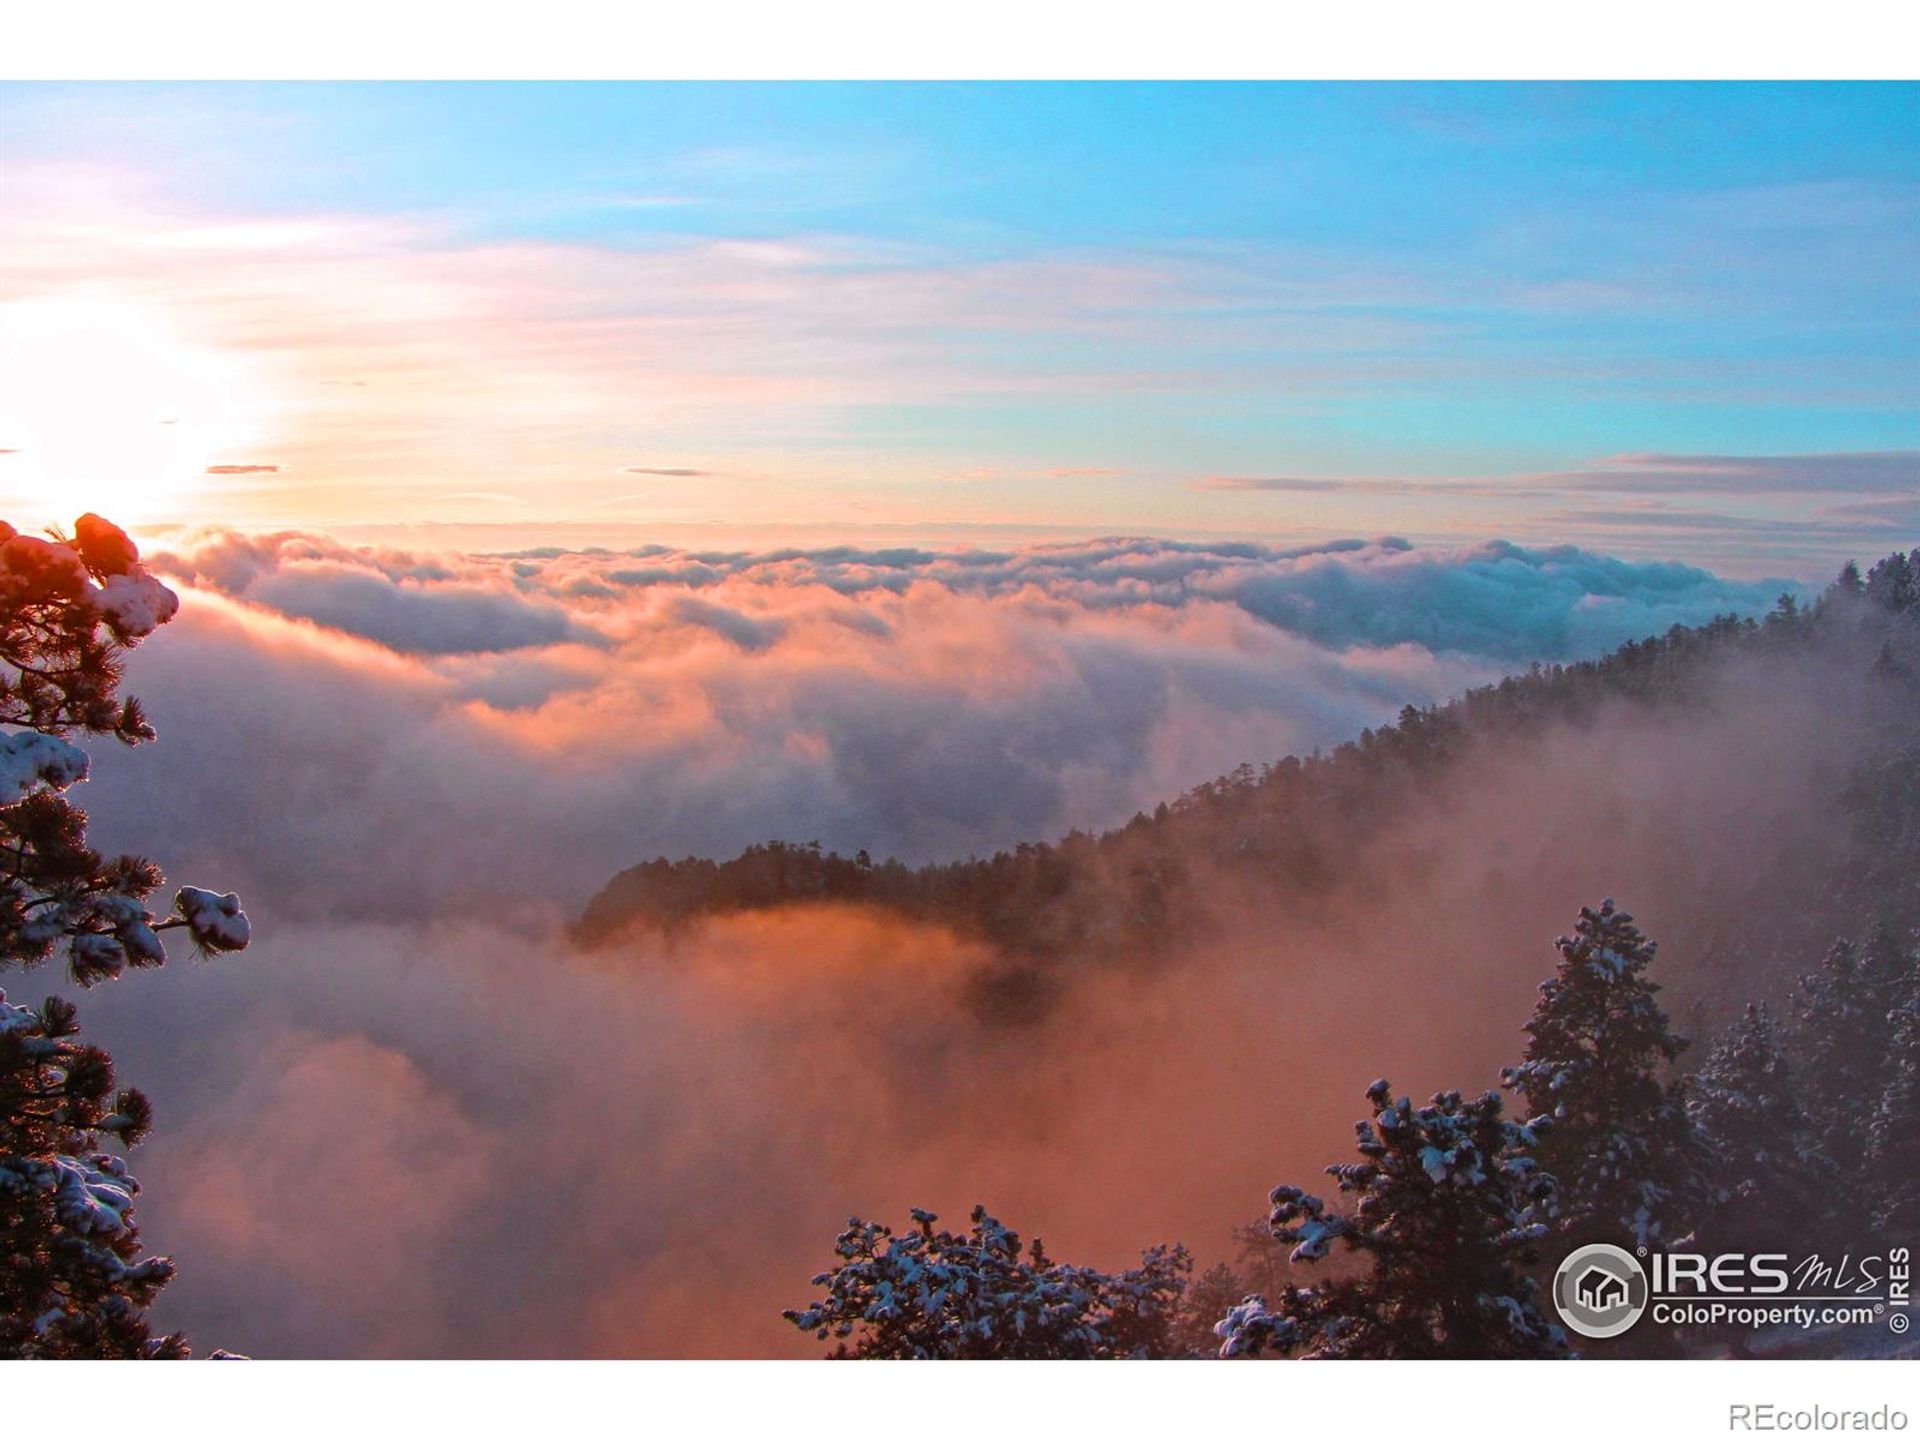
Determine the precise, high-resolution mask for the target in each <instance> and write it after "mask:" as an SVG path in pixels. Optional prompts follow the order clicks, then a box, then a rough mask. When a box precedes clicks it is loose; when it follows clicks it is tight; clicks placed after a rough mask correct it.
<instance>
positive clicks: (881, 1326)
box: [781, 1205, 1193, 1360]
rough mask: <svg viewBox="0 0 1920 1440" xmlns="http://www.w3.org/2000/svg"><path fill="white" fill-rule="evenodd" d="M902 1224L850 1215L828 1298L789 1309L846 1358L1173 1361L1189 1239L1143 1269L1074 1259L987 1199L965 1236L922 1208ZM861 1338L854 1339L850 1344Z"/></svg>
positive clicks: (1154, 1255) (825, 1279)
mask: <svg viewBox="0 0 1920 1440" xmlns="http://www.w3.org/2000/svg"><path fill="white" fill-rule="evenodd" d="M912 1216H913V1226H912V1228H910V1229H908V1230H907V1231H905V1232H904V1233H902V1234H898V1235H896V1234H895V1233H894V1232H893V1230H892V1229H891V1228H890V1227H888V1226H886V1225H881V1224H877V1223H875V1222H872V1221H865V1220H860V1219H858V1218H855V1219H852V1220H849V1221H848V1222H847V1228H846V1230H845V1231H844V1232H842V1234H841V1235H840V1238H839V1240H838V1241H837V1242H836V1243H835V1245H834V1251H835V1253H836V1254H837V1255H838V1256H839V1257H840V1259H839V1263H837V1264H836V1265H835V1266H834V1267H833V1268H832V1269H831V1270H828V1271H826V1272H824V1273H822V1274H820V1275H816V1276H815V1277H814V1280H813V1283H814V1284H815V1285H819V1286H822V1287H824V1288H825V1290H826V1291H827V1294H826V1296H825V1297H824V1298H822V1299H819V1300H816V1301H814V1302H813V1304H811V1305H809V1306H807V1307H806V1308H805V1309H801V1310H786V1311H782V1312H781V1314H782V1316H783V1318H785V1319H786V1320H787V1321H788V1323H790V1324H792V1325H795V1326H797V1327H798V1328H799V1329H801V1330H803V1331H806V1332H808V1333H810V1334H812V1335H814V1336H815V1337H816V1338H817V1339H819V1340H822V1341H825V1340H827V1339H828V1338H829V1337H831V1338H834V1339H837V1340H839V1341H840V1342H841V1343H840V1345H839V1346H838V1348H837V1349H836V1350H835V1351H834V1354H833V1357H832V1358H834V1359H836V1360H1114V1359H1163V1358H1167V1357H1170V1356H1172V1355H1174V1354H1176V1353H1178V1352H1177V1351H1176V1348H1175V1341H1174V1337H1173V1327H1174V1325H1175V1322H1176V1320H1177V1317H1178V1315H1179V1308H1180V1301H1181V1297H1182V1295H1183V1293H1184V1292H1185V1290H1186V1285H1187V1280H1188V1277H1189V1276H1190V1274H1191V1273H1192V1268H1193V1265H1192V1261H1191V1260H1190V1259H1189V1258H1188V1256H1187V1252H1186V1251H1185V1249H1183V1248H1182V1247H1180V1246H1177V1245H1176V1246H1170V1247H1169V1246H1157V1247H1155V1248H1154V1249H1151V1250H1148V1251H1145V1252H1144V1253H1143V1254H1142V1255H1141V1257H1140V1265H1139V1267H1138V1268H1137V1269H1133V1270H1127V1271H1122V1272H1121V1273H1119V1274H1106V1273H1103V1272H1101V1271H1098V1270H1092V1269H1089V1268H1087V1267H1085V1266H1080V1265H1063V1264H1061V1263H1059V1262H1058V1261H1056V1260H1054V1259H1053V1258H1052V1257H1051V1256H1049V1255H1048V1254H1047V1253H1046V1249H1045V1247H1044V1246H1042V1245H1041V1243H1040V1241H1039V1240H1037V1239H1036V1240H1034V1241H1033V1242H1032V1243H1031V1244H1029V1245H1022V1243H1021V1240H1020V1236H1019V1235H1018V1234H1017V1233H1016V1232H1014V1231H1012V1230H1009V1229H1008V1228H1007V1227H1006V1226H1004V1225H1002V1224H1001V1223H1000V1222H999V1221H998V1220H996V1219H994V1218H993V1216H991V1215H989V1214H988V1213H987V1212H986V1210H985V1208H984V1207H982V1206H978V1205H976V1206H975V1207H974V1209H973V1215H972V1221H973V1224H972V1228H971V1229H970V1230H969V1231H968V1232H967V1233H966V1234H964V1235H957V1234H954V1233H953V1232H951V1231H949V1230H945V1229H936V1228H935V1226H936V1223H937V1222H938V1220H939V1218H940V1217H939V1216H937V1215H934V1214H932V1213H931V1212H929V1211H926V1210H918V1209H916V1210H914V1211H913V1212H912ZM848 1340H852V1341H853V1343H852V1344H851V1345H848V1344H847V1343H846V1342H847V1341H848Z"/></svg>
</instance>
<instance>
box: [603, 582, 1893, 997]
mask: <svg viewBox="0 0 1920 1440" xmlns="http://www.w3.org/2000/svg"><path fill="white" fill-rule="evenodd" d="M1917 588H1920V550H1916V551H1915V552H1913V554H1912V555H1911V556H1909V555H1903V554H1899V553H1896V554H1894V555H1891V556H1889V557H1887V558H1886V559H1884V560H1882V561H1880V562H1879V563H1878V564H1877V565H1875V566H1874V567H1873V568H1872V569H1871V570H1870V571H1869V572H1868V573H1867V574H1866V575H1864V576H1863V575H1862V574H1861V573H1860V572H1859V570H1858V569H1857V568H1855V567H1853V566H1849V567H1847V569H1846V570H1845V571H1843V572H1842V575H1841V577H1840V578H1839V579H1838V580H1836V581H1835V582H1834V583H1833V584H1832V585H1831V586H1830V587H1828V589H1827V590H1826V591H1825V593H1824V594H1823V595H1822V596H1821V597H1820V598H1819V599H1818V601H1817V602H1815V603H1814V604H1812V605H1809V606H1801V605H1797V604H1796V603H1794V601H1792V600H1791V599H1790V598H1787V597H1782V599H1781V601H1780V603H1779V605H1778V606H1777V608H1776V609H1775V610H1774V611H1773V612H1772V613H1771V614H1769V615H1767V616H1766V617H1765V618H1764V619H1760V620H1755V619H1751V618H1748V619H1740V618H1736V617H1733V616H1726V617H1722V618H1720V619H1716V620H1714V621H1713V622H1711V623H1710V624H1706V625H1700V626H1693V627H1688V626H1675V627H1673V628H1672V629H1671V630H1669V631H1668V632H1667V633H1666V634H1664V635H1658V636H1652V637H1649V638H1647V639H1645V640H1641V641H1632V642H1629V643H1627V644H1625V645H1622V646H1621V647H1620V648H1619V649H1617V650H1615V651H1613V652H1612V653H1611V654H1608V655H1606V656H1604V657H1602V658H1600V659H1597V660H1591V661H1584V662H1579V663H1574V664H1564V665H1558V664H1557V665H1551V666H1545V665H1535V666H1533V667H1532V668H1531V669H1530V670H1528V671H1526V672H1524V673H1521V674H1517V675H1513V676H1510V677H1508V678H1506V679H1503V680H1501V681H1499V682H1498V683H1495V684H1491V685H1487V686H1483V687H1481V688H1478V689H1474V690H1471V691H1469V692H1467V693H1466V694H1464V695H1462V696H1460V697H1458V698H1456V699H1453V700H1450V701H1447V702H1446V703H1444V704H1439V705H1433V706H1427V707H1417V706H1412V705H1409V706H1407V707H1405V708H1404V709H1403V710H1402V711H1401V712H1400V715H1399V718H1398V720H1397V721H1396V722H1395V723H1393V724H1389V725H1383V726H1381V727H1380V728H1379V729H1377V730H1366V731H1363V732H1362V733H1361V734H1360V735H1359V736H1358V737H1357V738H1356V739H1354V740H1352V741H1349V742H1347V743H1345V744H1342V745H1339V746H1337V747H1336V748H1334V749H1332V750H1331V751H1329V752H1324V753H1323V752H1318V751H1316V752H1314V753H1312V754H1310V755H1306V756H1294V755H1290V756H1287V757H1286V758H1284V759H1281V760H1278V761H1275V762H1271V763H1267V764H1264V765H1259V766H1255V765H1253V764H1250V763H1249V764H1243V765H1241V766H1240V767H1239V768H1238V769H1236V770H1234V771H1233V772H1232V773H1230V774H1226V775H1222V776H1220V777H1219V778H1218V779H1215V780H1212V781H1209V782H1207V783H1205V784H1202V785H1199V786H1196V787H1195V788H1193V789H1192V790H1189V791H1188V792H1187V793H1185V794H1184V795H1181V796H1180V797H1178V798H1177V799H1175V800H1173V801H1172V802H1170V803H1163V804H1161V805H1158V806H1157V807H1156V808H1155V809H1154V810H1153V812H1152V813H1151V814H1148V813H1144V812H1143V813H1140V814H1136V815H1135V816H1134V817H1133V818H1132V819H1131V820H1130V821H1129V822H1128V823H1126V824H1125V825H1123V826H1120V827H1118V828H1116V829H1113V830H1109V831H1107V832H1105V833H1103V834H1088V833H1085V832H1082V831H1075V832H1073V833H1071V834H1069V835H1067V836H1066V837H1064V838H1063V839H1060V840H1058V841H1053V842H1047V841H1036V842H1033V843H1023V844H1020V845H1018V846H1016V847H1014V848H1012V849H1010V850H1002V851H1000V852H998V853H996V854H993V855H991V856H985V857H977V858H969V859H965V860H959V861H953V862H948V863H940V864H930V865H923V866H909V865H905V864H902V863H900V862H899V861H897V860H879V861H875V860H873V859H871V858H870V857H869V856H868V855H867V853H866V852H865V851H860V852H859V853H857V854H855V855H853V856H846V855H842V854H839V853H836V852H834V851H831V850H825V849H823V848H822V847H821V846H820V844H819V843H818V842H795V841H786V840H770V841H768V842H767V843H765V844H760V845H755V846H752V847H750V848H749V849H747V850H745V851H743V852H742V853H741V854H739V855H737V856H735V857H733V858H731V859H727V860H712V859H704V858H687V859H682V860H677V861H675V860H669V859H667V858H665V857H661V858H656V859H653V860H651V861H648V862H646V863H644V864H640V865H636V866H633V867H632V868H630V869H627V870H623V871H621V872H620V873H619V874H617V875H615V876H614V877H613V879H612V880H610V881H609V882H608V883H607V885H606V886H605V887H604V888H603V889H602V890H601V891H600V893H599V894H598V895H597V896H595V897H594V899H593V900H592V901H591V903H590V904H589V905H588V906H587V907H586V909H585V911H584V913H583V914H582V915H581V916H580V918H579V920H578V921H577V923H576V924H575V926H574V934H575V938H576V939H577V940H579V941H581V942H582V943H584V944H587V945H590V946H599V945H607V944H609V943H612V942H614V941H616V940H617V939H618V938H619V937H620V936H621V935H623V934H629V933H632V932H633V931H634V930H636V929H639V930H642V931H653V932H661V933H664V934H666V935H668V936H671V935H672V934H674V933H675V932H676V931H677V930H679V929H680V928H682V927H684V926H685V925H687V924H688V923H690V922H692V921H694V920H696V919H698V918H700V917H703V916H710V915H715V914H724V913H729V912H738V911H746V910H754V909H765V908H770V907H777V906H783V905H794V904H805V903H813V902H850V903H855V904H860V905H869V906H878V907H884V908H885V909H887V910H889V911H894V912H898V913H900V914H902V915H906V916H909V917H912V918H914V919H916V920H921V921H927V922H931V923H936V924H939V925H942V926H945V927H947V928H949V929H952V930H954V931H956V932H958V933H960V934H963V935H966V936H969V937H974V938H978V939H980V940H982V941H984V942H986V943H988V944H990V945H992V946H993V947H995V949H996V950H998V951H999V952H1000V953H1001V954H1002V956H1004V957H1006V958H1007V960H1008V961H1009V963H1012V964H1016V965H1020V966H1029V967H1034V968H1036V969H1038V970H1050V969H1052V968H1053V967H1054V966H1056V965H1059V964H1061V963H1069V964H1070V963H1082V962H1085V963H1093V962H1098V963H1114V962H1125V961H1129V960H1148V959H1152V958H1153V957H1156V956H1159V955H1161V954H1163V953H1164V952H1166V951H1167V950H1168V949H1169V948H1170V947H1171V946H1173V945H1175V944H1176V943H1178V944H1184V943H1188V942H1191V941H1192V940H1194V939H1195V938H1196V937H1197V936H1199V935H1202V934H1204V933H1205V931H1206V930H1207V928H1208V926H1209V925H1210V924H1211V922H1212V921H1213V919H1214V918H1215V915H1216V913H1217V906H1216V905H1214V904H1210V903H1207V902H1206V900H1205V899H1204V898H1203V897H1211V896H1212V895H1214V894H1216V893H1217V892H1218V891H1219V890H1220V889H1221V888H1222V887H1223V886H1225V887H1228V888H1233V887H1236V886H1238V887H1251V889H1252V890H1253V891H1254V892H1255V900H1254V903H1256V904H1257V905H1259V906H1261V907H1262V908H1263V909H1267V910H1270V911H1271V913H1273V914H1274V915H1275V916H1276V917H1278V918H1280V919H1282V920H1285V919H1290V918H1297V919H1303V920H1304V919H1308V918H1314V917H1317V916H1323V915H1324V914H1326V913H1329V912H1332V911H1334V910H1337V909H1339V908H1340V907H1342V906H1343V905H1346V904H1348V903H1349V902H1351V901H1352V900H1354V899H1355V898H1356V897H1363V896H1364V895H1365V894H1366V893H1367V892H1368V891H1369V890H1370V889H1371V888H1373V887H1376V886H1378V885H1380V884H1381V883H1382V880H1381V875H1382V866H1383V864H1384V860H1383V858H1382V855H1383V851H1384V849H1385V848H1386V842H1387V841H1389V839H1390V838H1391V837H1393V836H1395V834H1396V832H1397V831H1403V830H1404V828H1405V827H1404V821H1405V817H1406V816H1407V815H1408V814H1409V813H1411V812H1413V811H1415V810H1416V809H1417V808H1418V806H1419V803H1420V802H1421V801H1422V800H1423V799H1426V798H1429V797H1433V796H1437V795H1439V794H1441V793H1442V792H1443V791H1444V789H1445V786H1446V784H1447V782H1448V781H1449V779H1450V778H1451V777H1456V776H1458V775H1460V774H1461V773H1462V772H1464V771H1466V770H1467V769H1468V768H1469V766H1470V765H1472V764H1473V763H1474V762H1476V761H1478V762H1491V763H1493V764H1496V765H1500V766H1502V767H1503V768H1506V769H1509V770H1515V771H1518V770H1523V769H1524V767H1525V765H1526V764H1527V763H1528V758H1529V756H1530V755H1531V754H1532V753H1534V752H1533V751H1531V750H1530V749H1529V742H1537V741H1539V740H1541V739H1542V738H1543V737H1546V736H1548V735H1549V734H1551V733H1554V732H1572V733H1574V734H1578V733H1579V732H1582V731H1586V732H1592V731H1595V730H1597V729H1600V728H1602V727H1605V726H1608V725H1618V724H1619V723H1620V722H1621V721H1622V719H1623V718H1631V719H1634V720H1637V721H1645V722H1651V723H1654V724H1658V723H1659V722H1660V721H1661V720H1662V719H1665V718H1675V719H1683V718H1691V717H1694V716H1698V715H1706V714H1708V713H1709V712H1710V711H1712V710H1713V709H1714V708H1715V707H1721V708H1730V707H1737V706H1740V705H1745V706H1750V707H1752V706H1765V705H1767V704H1769V703H1770V700H1769V693H1768V686H1769V684H1770V683H1772V682H1774V681H1776V680H1781V679H1782V678H1783V677H1792V678H1793V679H1795V680H1797V681H1798V682H1799V683H1800V685H1801V686H1802V687H1805V686H1807V685H1808V684H1809V683H1811V685H1812V688H1813V689H1814V690H1815V691H1816V693H1817V694H1818V695H1819V696H1820V697H1821V699H1820V703H1822V704H1826V705H1830V706H1831V707H1832V708H1833V711H1834V717H1833V718H1834V721H1835V724H1836V725H1837V726H1842V728H1844V730H1845V732H1846V735H1847V743H1848V745H1849V746H1850V747H1851V748H1850V752H1849V753H1848V754H1847V755H1846V756H1845V757H1844V774H1842V775H1841V776H1840V777H1839V783H1837V784H1836V785H1835V786H1834V787H1833V788H1832V793H1830V794H1829V795H1828V796H1827V797H1826V799H1827V803H1828V804H1830V805H1831V806H1832V807H1834V809H1835V810H1836V811H1837V812H1840V813H1841V814H1842V815H1843V816H1844V820H1845V823H1844V825H1843V827H1842V833H1843V834H1844V837H1845V838H1844V841H1843V842H1842V843H1840V844H1838V845H1831V846H1822V847H1820V848H1821V851H1822V853H1819V854H1814V855H1809V854H1806V853H1803V852H1799V851H1781V852H1778V853H1776V851H1775V850H1774V849H1772V848H1770V839H1771V837H1769V836H1766V835H1754V836H1750V837H1746V840H1747V844H1748V851H1749V861H1750V864H1751V866H1752V873H1751V875H1750V876H1748V877H1745V879H1744V880H1743V879H1742V878H1741V877H1735V876H1728V877H1726V879H1727V882H1728V886H1729V887H1730V889H1732V888H1741V889H1745V890H1750V891H1753V892H1756V893H1761V894H1765V895H1767V896H1770V897H1771V900H1770V901H1769V903H1771V904H1776V905H1778V904H1779V902H1781V901H1782V900H1783V898H1784V896H1785V895H1786V894H1790V895H1791V896H1792V898H1793V908H1794V909H1795V911H1796V912H1797V913H1796V914H1795V915H1794V916H1792V917H1789V918H1788V919H1787V921H1786V922H1785V923H1789V924H1791V925H1792V926H1794V927H1795V928H1796V929H1797V930H1798V932H1799V933H1797V934H1795V935H1793V936H1791V937H1781V939H1782V941H1783V948H1784V949H1785V950H1789V951H1791V950H1794V949H1796V948H1797V949H1804V947H1805V946H1806V945H1807V944H1810V943H1816V942H1817V941H1818V940H1820V939H1821V938H1822V937H1823V932H1824V933H1825V934H1827V935H1830V934H1831V933H1833V932H1834V931H1835V930H1839V929H1847V928H1853V927H1857V926H1858V925H1861V924H1864V923H1868V922H1870V921H1871V920H1874V919H1886V920H1889V921H1890V922H1892V923H1897V924H1903V925H1909V926H1910V925H1912V924H1914V923H1916V922H1920V878H1916V877H1920V863H1917V861H1920V738H1916V735H1917V733H1920V727H1916V724H1915V716H1916V714H1917V713H1920V708H1917V707H1920V612H1917V611H1916V601H1915V593H1916V589H1917ZM1735 677H1741V678H1742V679H1743V680H1744V690H1743V691H1741V692H1737V693H1736V695H1735V698H1732V699H1729V698H1728V692H1729V690H1730V688H1731V687H1730V682H1731V681H1733V680H1734V679H1735ZM1809 677H1816V678H1813V679H1812V680H1811V682H1809ZM1798 699H1799V697H1798V696H1797V695H1782V697H1781V703H1798ZM1596 788H1604V785H1602V786H1599V787H1596ZM1439 843H1441V844H1443V845H1444V844H1445V843H1447V841H1446V839H1445V837H1442V839H1441V840H1440V842H1439ZM1430 845H1431V842H1423V847H1422V848H1430ZM1410 859H1411V860H1413V861H1415V862H1417V860H1418V857H1417V856H1414V857H1410V856H1409V855H1408V854H1407V853H1406V851H1405V850H1404V848H1401V849H1398V850H1396V852H1395V855H1394V863H1395V864H1396V865H1398V866H1400V867H1403V868H1404V867H1405V866H1406V865H1407V864H1408V863H1409V861H1410ZM1604 878H1605V877H1595V881H1596V883H1603V882H1604ZM1783 885H1784V887H1785V890H1784V891H1783V889H1782V886H1783ZM1780 908H1784V906H1781V907H1780ZM1751 938H1752V937H1751V936H1749V937H1748V939H1749V941H1751Z"/></svg>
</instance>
